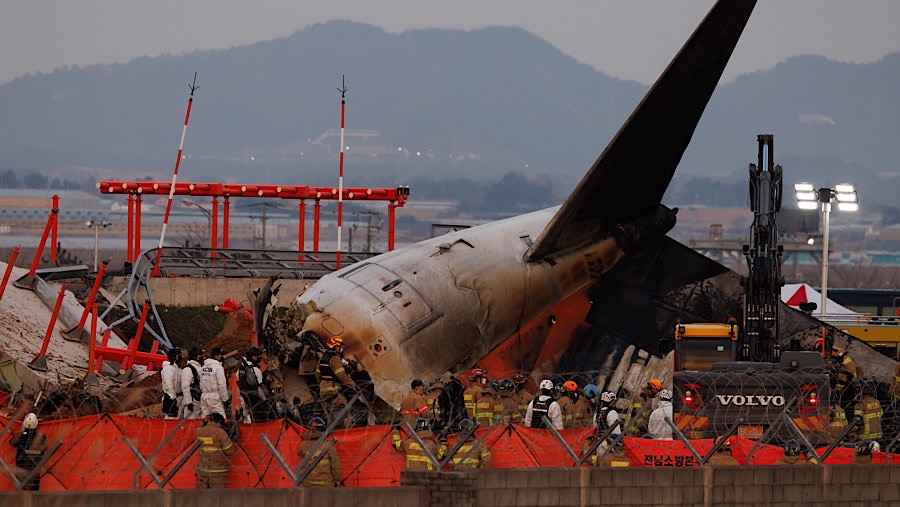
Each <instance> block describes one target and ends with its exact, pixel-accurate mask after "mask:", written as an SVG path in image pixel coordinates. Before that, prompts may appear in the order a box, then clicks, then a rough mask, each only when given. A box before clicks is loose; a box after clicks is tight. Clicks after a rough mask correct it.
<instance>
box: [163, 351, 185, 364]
mask: <svg viewBox="0 0 900 507" xmlns="http://www.w3.org/2000/svg"><path fill="white" fill-rule="evenodd" d="M166 357H167V358H168V359H169V362H170V363H174V362H175V361H177V360H178V358H179V357H181V349H180V348H178V347H172V348H171V349H169V351H168V352H166Z"/></svg>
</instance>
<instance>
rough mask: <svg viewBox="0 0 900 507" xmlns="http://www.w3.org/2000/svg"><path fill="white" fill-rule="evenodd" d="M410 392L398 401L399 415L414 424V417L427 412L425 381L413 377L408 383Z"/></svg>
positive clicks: (411, 424)
mask: <svg viewBox="0 0 900 507" xmlns="http://www.w3.org/2000/svg"><path fill="white" fill-rule="evenodd" d="M409 387H410V389H411V390H410V392H409V394H407V395H406V397H405V398H403V400H402V401H401V402H400V417H402V418H403V420H404V421H406V422H407V423H409V425H410V426H415V425H416V419H418V418H420V417H423V416H424V415H425V413H426V412H428V403H427V402H426V401H425V383H424V382H422V379H419V378H417V379H414V380H413V381H412V382H410V384H409Z"/></svg>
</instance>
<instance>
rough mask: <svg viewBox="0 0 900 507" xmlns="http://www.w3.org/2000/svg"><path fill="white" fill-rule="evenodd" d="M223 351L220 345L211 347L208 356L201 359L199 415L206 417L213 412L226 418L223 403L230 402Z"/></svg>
mask: <svg viewBox="0 0 900 507" xmlns="http://www.w3.org/2000/svg"><path fill="white" fill-rule="evenodd" d="M223 357H225V352H224V351H223V350H222V348H221V347H213V349H212V351H211V352H210V357H209V358H207V359H206V361H203V367H202V368H200V392H201V394H200V415H201V416H202V417H207V416H209V414H212V413H213V412H216V413H218V414H219V415H221V416H222V419H227V416H226V413H225V405H226V404H227V403H230V402H231V396H230V395H229V394H228V384H227V383H226V381H225V368H224V367H223V366H222V358H223Z"/></svg>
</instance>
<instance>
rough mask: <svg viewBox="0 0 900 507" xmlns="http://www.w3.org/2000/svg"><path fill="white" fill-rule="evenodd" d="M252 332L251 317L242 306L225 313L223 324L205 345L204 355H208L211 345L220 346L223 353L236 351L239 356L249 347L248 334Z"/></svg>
mask: <svg viewBox="0 0 900 507" xmlns="http://www.w3.org/2000/svg"><path fill="white" fill-rule="evenodd" d="M252 333H253V318H252V317H251V316H250V314H249V313H248V312H246V311H245V309H244V308H243V307H241V308H238V309H237V310H234V311H232V312H230V313H228V314H227V315H226V317H225V326H224V327H223V328H222V331H221V332H220V333H219V334H218V335H216V337H215V338H213V339H212V341H210V342H209V343H208V344H207V345H206V348H205V349H204V353H205V355H206V357H209V353H210V351H212V349H213V347H221V348H222V350H224V351H225V354H228V353H230V352H237V354H236V355H237V357H241V356H243V355H244V353H245V352H246V351H247V349H248V348H250V344H251V342H250V336H251V334H252Z"/></svg>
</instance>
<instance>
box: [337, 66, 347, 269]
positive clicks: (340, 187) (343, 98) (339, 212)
mask: <svg viewBox="0 0 900 507" xmlns="http://www.w3.org/2000/svg"><path fill="white" fill-rule="evenodd" d="M338 91H339V92H341V155H340V157H341V159H340V164H339V165H340V172H339V174H338V208H337V232H338V234H337V251H336V254H337V255H336V259H337V269H341V225H342V218H343V209H344V110H345V109H346V108H347V100H346V96H347V86H346V84H345V80H344V76H341V87H340V88H338Z"/></svg>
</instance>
